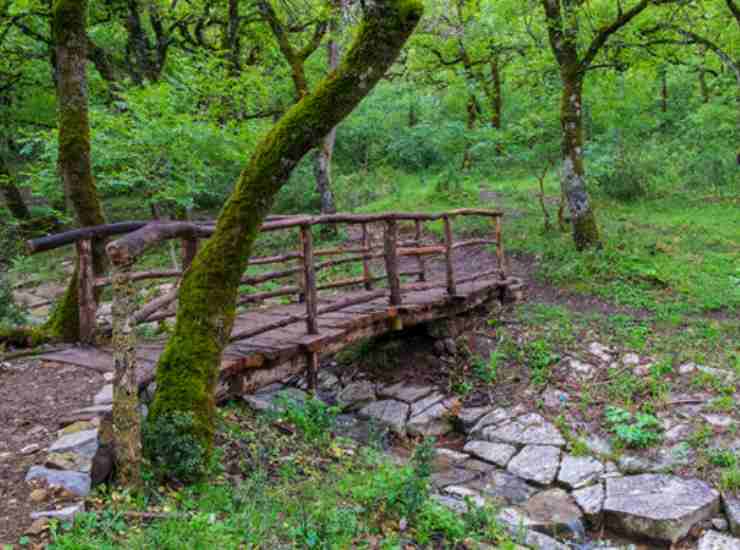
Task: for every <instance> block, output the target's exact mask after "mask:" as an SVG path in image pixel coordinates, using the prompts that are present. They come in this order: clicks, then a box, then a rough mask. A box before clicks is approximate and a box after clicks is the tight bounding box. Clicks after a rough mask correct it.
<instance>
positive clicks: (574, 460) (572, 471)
mask: <svg viewBox="0 0 740 550" xmlns="http://www.w3.org/2000/svg"><path fill="white" fill-rule="evenodd" d="M603 473H604V465H603V464H602V463H601V462H599V461H598V460H596V459H595V458H592V457H590V456H573V455H565V456H564V457H563V462H562V463H561V464H560V473H559V474H558V481H559V482H560V483H562V484H563V485H565V486H566V487H569V488H570V489H578V488H580V487H585V486H586V485H589V484H591V483H593V482H594V481H595V480H597V479H598V478H599V477H601V474H603Z"/></svg>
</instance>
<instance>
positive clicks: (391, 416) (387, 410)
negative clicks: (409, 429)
mask: <svg viewBox="0 0 740 550" xmlns="http://www.w3.org/2000/svg"><path fill="white" fill-rule="evenodd" d="M357 414H358V416H359V417H360V418H366V419H371V420H374V421H375V422H377V423H378V424H380V425H381V426H383V427H386V428H388V429H389V430H391V431H392V432H394V433H396V434H398V435H400V436H401V437H405V436H406V418H407V417H408V414H409V406H408V405H407V404H406V403H401V402H400V401H394V400H392V399H387V400H384V401H373V402H372V403H370V404H369V405H365V406H364V407H363V408H362V409H360V411H359V412H358V413H357Z"/></svg>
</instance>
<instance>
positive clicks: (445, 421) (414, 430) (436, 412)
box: [406, 399, 455, 437]
mask: <svg viewBox="0 0 740 550" xmlns="http://www.w3.org/2000/svg"><path fill="white" fill-rule="evenodd" d="M454 401H455V400H454V399H448V400H446V401H442V402H440V403H437V404H436V405H432V406H431V407H429V408H428V409H427V410H425V411H424V412H421V413H419V414H417V415H416V416H412V417H411V419H410V420H409V421H408V423H407V424H406V431H407V432H408V433H409V434H411V435H421V436H424V437H429V436H439V435H444V434H446V433H448V432H451V431H452V430H453V428H454V426H453V425H452V416H451V414H450V407H451V406H452V405H453V402H454Z"/></svg>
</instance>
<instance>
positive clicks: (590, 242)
mask: <svg viewBox="0 0 740 550" xmlns="http://www.w3.org/2000/svg"><path fill="white" fill-rule="evenodd" d="M573 240H574V242H575V244H576V249H577V250H586V249H587V248H593V247H600V246H601V241H600V240H599V227H598V225H596V216H595V215H594V211H593V209H589V210H588V212H586V213H585V214H584V215H582V216H580V217H578V218H576V219H574V220H573Z"/></svg>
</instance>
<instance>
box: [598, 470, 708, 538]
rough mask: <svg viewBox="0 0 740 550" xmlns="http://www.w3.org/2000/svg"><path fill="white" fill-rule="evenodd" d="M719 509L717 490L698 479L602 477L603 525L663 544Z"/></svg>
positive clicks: (668, 476)
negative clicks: (603, 486)
mask: <svg viewBox="0 0 740 550" xmlns="http://www.w3.org/2000/svg"><path fill="white" fill-rule="evenodd" d="M718 510H719V493H718V492H717V491H715V490H714V489H712V488H711V487H710V486H709V485H707V484H706V483H704V482H703V481H701V480H698V479H682V478H679V477H676V476H671V475H662V474H642V475H636V476H628V477H618V478H614V479H607V480H606V498H605V500H604V514H605V518H606V522H607V525H608V526H609V527H611V528H613V529H615V530H617V531H621V532H625V533H627V534H629V535H636V536H642V537H646V538H649V539H653V540H658V541H661V542H665V543H675V542H676V541H678V540H680V539H682V538H683V537H685V536H686V535H687V534H688V533H689V531H690V530H691V528H692V527H694V526H695V525H696V524H698V523H700V522H702V521H704V520H707V519H710V518H712V517H713V516H714V515H715V514H716V513H717V511H718Z"/></svg>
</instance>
